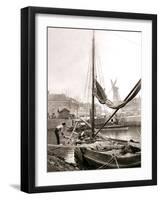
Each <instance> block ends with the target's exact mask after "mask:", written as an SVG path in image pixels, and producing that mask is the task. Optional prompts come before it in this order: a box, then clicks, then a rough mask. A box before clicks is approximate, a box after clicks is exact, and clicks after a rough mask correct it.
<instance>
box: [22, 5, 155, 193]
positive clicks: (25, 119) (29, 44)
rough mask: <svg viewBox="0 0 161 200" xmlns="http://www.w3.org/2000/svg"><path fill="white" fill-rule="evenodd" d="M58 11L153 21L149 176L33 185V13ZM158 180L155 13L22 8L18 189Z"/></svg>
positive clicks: (46, 189)
mask: <svg viewBox="0 0 161 200" xmlns="http://www.w3.org/2000/svg"><path fill="white" fill-rule="evenodd" d="M36 14H59V15H71V16H84V17H86V16H90V17H103V18H121V19H137V20H151V21H152V179H150V180H138V181H124V182H107V183H104V182H103V183H89V184H76V185H59V186H42V187H36V186H35V120H36V119H35V92H36V89H35V75H36V71H35V39H36V38H35V37H36V36H35V16H36ZM156 184H157V15H155V14H140V13H123V12H109V11H96V10H75V9H61V8H45V7H26V8H22V9H21V190H22V191H24V192H27V193H37V192H58V191H68V190H87V189H88V190H89V189H100V188H116V187H131V186H147V185H156Z"/></svg>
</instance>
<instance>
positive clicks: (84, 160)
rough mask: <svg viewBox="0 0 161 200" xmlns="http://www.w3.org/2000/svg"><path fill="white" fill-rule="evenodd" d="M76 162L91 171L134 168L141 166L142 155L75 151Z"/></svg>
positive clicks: (87, 150) (82, 149)
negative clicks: (115, 154)
mask: <svg viewBox="0 0 161 200" xmlns="http://www.w3.org/2000/svg"><path fill="white" fill-rule="evenodd" d="M75 160H76V162H77V164H78V165H79V166H80V167H82V166H86V167H87V168H88V167H89V168H91V169H99V168H100V169H114V168H132V167H140V166H141V154H140V153H135V154H130V153H128V154H126V155H119V156H114V154H112V153H108V152H99V151H96V150H89V149H85V148H79V149H78V148H77V149H75Z"/></svg>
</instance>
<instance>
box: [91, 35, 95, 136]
mask: <svg viewBox="0 0 161 200" xmlns="http://www.w3.org/2000/svg"><path fill="white" fill-rule="evenodd" d="M94 37H95V35H94V31H93V39H92V108H91V126H92V137H93V135H94V127H95V119H94V116H95V105H94V100H95V99H94V89H95V38H94Z"/></svg>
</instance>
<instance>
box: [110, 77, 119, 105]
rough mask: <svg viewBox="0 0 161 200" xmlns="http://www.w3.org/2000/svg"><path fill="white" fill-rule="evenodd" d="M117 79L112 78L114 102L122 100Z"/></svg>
mask: <svg viewBox="0 0 161 200" xmlns="http://www.w3.org/2000/svg"><path fill="white" fill-rule="evenodd" d="M116 82H117V79H115V81H112V80H111V86H112V91H113V102H116V103H118V102H119V101H120V95H119V88H118V87H117V86H116Z"/></svg>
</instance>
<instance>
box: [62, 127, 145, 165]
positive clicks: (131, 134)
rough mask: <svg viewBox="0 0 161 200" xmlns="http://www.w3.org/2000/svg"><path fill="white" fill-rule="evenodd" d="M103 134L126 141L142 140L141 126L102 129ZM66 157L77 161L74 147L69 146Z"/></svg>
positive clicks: (68, 159)
mask: <svg viewBox="0 0 161 200" xmlns="http://www.w3.org/2000/svg"><path fill="white" fill-rule="evenodd" d="M101 133H102V135H103V136H106V137H107V138H112V139H118V140H126V141H130V140H133V141H136V142H140V141H141V127H140V126H135V127H128V128H121V129H120V130H119V129H108V130H107V129H104V130H102V131H101ZM64 159H65V161H66V162H68V163H75V161H74V148H73V147H69V148H67V149H66V150H65V152H64Z"/></svg>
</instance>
